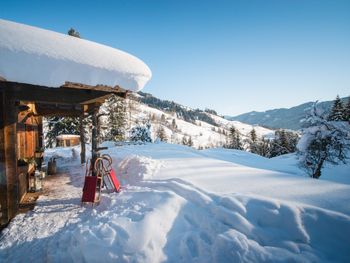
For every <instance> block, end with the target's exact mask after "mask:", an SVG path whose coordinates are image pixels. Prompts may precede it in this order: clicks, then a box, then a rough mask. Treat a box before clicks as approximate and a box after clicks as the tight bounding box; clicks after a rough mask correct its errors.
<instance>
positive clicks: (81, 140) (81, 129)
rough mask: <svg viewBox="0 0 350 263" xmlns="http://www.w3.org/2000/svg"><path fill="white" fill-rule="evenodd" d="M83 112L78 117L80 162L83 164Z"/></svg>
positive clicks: (84, 151) (84, 152)
mask: <svg viewBox="0 0 350 263" xmlns="http://www.w3.org/2000/svg"><path fill="white" fill-rule="evenodd" d="M83 122H84V113H83V114H82V115H80V117H79V126H80V145H81V151H80V162H81V164H84V163H85V162H86V149H85V131H84V123H83Z"/></svg>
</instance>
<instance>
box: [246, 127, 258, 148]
mask: <svg viewBox="0 0 350 263" xmlns="http://www.w3.org/2000/svg"><path fill="white" fill-rule="evenodd" d="M247 142H248V144H249V149H250V152H252V153H258V152H259V149H258V136H257V135H256V131H255V129H254V128H253V129H252V130H251V131H250V132H249V136H248V140H247Z"/></svg>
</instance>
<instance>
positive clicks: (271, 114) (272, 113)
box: [225, 97, 349, 130]
mask: <svg viewBox="0 0 350 263" xmlns="http://www.w3.org/2000/svg"><path fill="white" fill-rule="evenodd" d="M348 99H349V97H344V98H341V100H342V102H343V103H346V102H347V100H348ZM333 102H334V100H331V101H322V102H319V103H318V107H319V108H320V109H322V110H323V111H325V112H326V113H328V112H329V111H330V109H331V107H332V105H333ZM314 103H315V102H312V101H310V102H305V103H302V104H299V105H297V106H293V107H290V108H277V109H271V110H267V111H251V112H247V113H243V114H239V115H236V116H225V118H226V119H228V120H235V121H240V122H244V123H247V124H251V125H259V126H262V127H267V128H270V129H279V128H281V129H291V130H299V129H301V128H302V123H301V120H302V119H303V118H305V117H306V116H307V112H308V110H309V109H310V108H311V107H312V105H313V104H314Z"/></svg>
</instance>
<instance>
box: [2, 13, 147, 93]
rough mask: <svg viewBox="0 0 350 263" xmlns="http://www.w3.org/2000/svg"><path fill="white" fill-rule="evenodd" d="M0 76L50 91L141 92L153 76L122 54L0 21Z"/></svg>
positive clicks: (85, 41) (65, 36) (144, 67)
mask: <svg viewBox="0 0 350 263" xmlns="http://www.w3.org/2000/svg"><path fill="white" fill-rule="evenodd" d="M0 76H1V77H3V78H5V79H6V80H8V81H16V82H23V83H29V84H38V85H44V86H48V87H59V86H61V85H63V84H64V83H65V82H66V81H70V82H77V83H82V84H87V85H92V86H95V85H98V84H103V85H108V86H112V87H114V86H117V85H118V86H120V87H122V88H124V89H126V90H131V91H139V90H141V89H142V88H143V87H144V86H145V84H146V83H147V82H148V81H149V79H150V78H151V76H152V73H151V70H150V69H149V68H148V66H147V65H146V64H145V63H143V62H142V61H141V60H140V59H138V58H136V57H134V56H132V55H130V54H128V53H126V52H123V51H121V50H118V49H114V48H111V47H108V46H105V45H101V44H98V43H95V42H91V41H88V40H84V39H79V38H76V37H71V36H68V35H64V34H60V33H56V32H53V31H49V30H44V29H40V28H37V27H32V26H28V25H24V24H18V23H14V22H10V21H6V20H2V19H0Z"/></svg>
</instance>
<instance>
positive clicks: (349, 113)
mask: <svg viewBox="0 0 350 263" xmlns="http://www.w3.org/2000/svg"><path fill="white" fill-rule="evenodd" d="M344 117H345V118H344V120H345V121H347V122H349V123H350V96H349V99H348V103H347V104H346V105H345V109H344Z"/></svg>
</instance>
